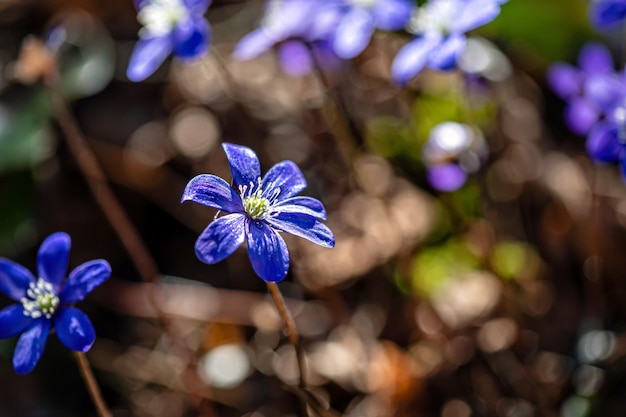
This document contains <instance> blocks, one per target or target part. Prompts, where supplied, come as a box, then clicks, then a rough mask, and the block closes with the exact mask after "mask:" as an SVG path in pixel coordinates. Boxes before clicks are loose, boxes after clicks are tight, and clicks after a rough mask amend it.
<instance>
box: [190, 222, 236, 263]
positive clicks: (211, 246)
mask: <svg viewBox="0 0 626 417" xmlns="http://www.w3.org/2000/svg"><path fill="white" fill-rule="evenodd" d="M245 219H246V216H244V215H243V214H229V215H228V216H224V217H220V218H219V219H217V220H215V221H214V222H213V223H211V224H210V225H209V226H208V227H207V228H206V229H204V231H203V232H202V234H201V235H200V237H198V240H197V241H196V256H197V257H198V259H200V260H201V261H202V262H204V263H207V264H215V263H217V262H220V261H221V260H223V259H225V258H227V257H228V256H230V255H231V254H232V253H233V252H234V251H235V250H237V248H238V247H239V246H241V244H242V243H243V240H244V236H245Z"/></svg>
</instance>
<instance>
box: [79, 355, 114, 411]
mask: <svg viewBox="0 0 626 417" xmlns="http://www.w3.org/2000/svg"><path fill="white" fill-rule="evenodd" d="M74 358H76V362H78V369H80V374H81V375H82V377H83V379H84V380H85V385H86V386H87V390H88V391H89V396H90V397H91V400H92V401H93V403H94V405H95V406H96V410H98V416H100V417H113V414H112V413H111V410H109V407H108V406H107V405H106V402H104V398H102V392H100V386H98V382H97V381H96V378H95V377H94V376H93V372H92V371H91V366H89V360H88V359H87V356H85V354H84V353H83V352H76V351H74Z"/></svg>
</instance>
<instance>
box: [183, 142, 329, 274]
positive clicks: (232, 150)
mask: <svg viewBox="0 0 626 417" xmlns="http://www.w3.org/2000/svg"><path fill="white" fill-rule="evenodd" d="M222 146H223V148H224V152H226V157H227V158H228V163H229V164H230V172H231V174H232V176H233V182H234V185H235V187H236V190H235V189H234V188H233V187H231V186H230V185H229V184H228V183H227V182H226V181H224V180H223V179H221V178H219V177H216V176H215V175H210V174H203V175H198V176H197V177H195V178H193V179H192V180H191V181H189V184H187V187H186V188H185V191H184V193H183V198H182V201H183V202H184V201H188V200H191V201H195V202H196V203H200V204H204V205H205V206H209V207H213V208H216V209H219V210H222V211H225V212H228V213H231V214H228V215H226V216H223V217H220V218H218V219H217V220H215V221H214V222H212V223H211V224H209V226H208V227H207V228H206V229H205V230H204V231H203V232H202V234H201V235H200V237H199V238H198V240H197V241H196V255H197V256H198V258H199V259H200V260H201V261H202V262H205V263H208V264H214V263H217V262H220V261H221V260H223V259H225V258H226V257H228V256H230V255H231V254H232V253H233V252H234V251H235V250H236V249H237V248H238V247H239V246H241V244H242V243H243V242H244V240H245V241H246V242H247V244H248V256H249V257H250V262H251V263H252V268H253V269H254V271H255V272H256V273H257V275H258V276H259V277H261V278H262V279H263V280H265V281H270V282H277V281H281V280H282V279H284V278H285V276H286V275H287V271H288V269H289V252H288V250H287V245H286V244H285V241H284V240H283V238H282V237H281V236H280V235H279V234H278V231H280V232H288V233H291V234H293V235H296V236H300V237H303V238H305V239H308V240H310V241H311V242H313V243H317V244H318V245H321V246H324V247H327V248H332V247H333V246H335V237H334V236H333V233H332V232H331V231H330V229H328V227H326V226H325V225H324V224H323V223H321V222H320V221H319V220H318V219H322V220H325V219H326V211H325V210H324V206H323V205H322V203H321V202H319V201H318V200H316V199H314V198H311V197H295V195H296V194H298V193H299V192H300V191H302V190H304V189H305V188H306V181H305V179H304V176H303V175H302V172H301V171H300V169H299V168H298V167H297V166H296V164H295V163H293V162H291V161H283V162H279V163H277V164H276V165H274V166H273V167H272V168H270V170H269V171H268V172H267V173H266V174H265V176H264V177H263V178H261V168H260V164H259V160H258V158H257V156H256V154H255V153H254V151H253V150H252V149H250V148H247V147H245V146H237V145H233V144H230V143H224V144H223V145H222Z"/></svg>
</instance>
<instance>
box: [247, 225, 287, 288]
mask: <svg viewBox="0 0 626 417" xmlns="http://www.w3.org/2000/svg"><path fill="white" fill-rule="evenodd" d="M247 225H248V227H247V229H248V233H247V241H248V256H249V257H250V263H251V264H252V269H254V272H256V274H257V275H258V276H259V277H260V278H261V279H263V280H265V281H269V282H278V281H282V280H283V279H285V277H286V276H287V271H289V251H288V250H287V244H285V241H284V240H283V238H282V237H280V236H279V235H278V233H277V232H276V231H274V229H272V228H271V227H270V226H269V225H267V224H266V223H264V222H262V221H254V220H249V221H248V222H247Z"/></svg>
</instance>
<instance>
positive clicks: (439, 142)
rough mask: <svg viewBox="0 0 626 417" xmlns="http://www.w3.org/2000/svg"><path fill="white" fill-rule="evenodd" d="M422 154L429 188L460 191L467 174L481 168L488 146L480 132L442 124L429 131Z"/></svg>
mask: <svg viewBox="0 0 626 417" xmlns="http://www.w3.org/2000/svg"><path fill="white" fill-rule="evenodd" d="M422 154H423V158H424V164H425V165H426V167H427V178H428V182H429V183H430V185H432V186H433V187H434V188H436V189H437V190H439V191H446V192H450V191H455V190H458V189H459V188H461V187H462V186H463V184H465V182H466V181H467V177H468V174H469V173H472V172H475V171H477V170H478V168H480V163H481V160H482V159H483V158H484V157H485V156H486V154H487V145H486V143H485V141H484V139H483V137H482V135H481V134H480V131H478V130H476V129H472V128H471V127H470V126H468V125H465V124H462V123H456V122H444V123H440V124H438V125H437V126H435V127H434V128H433V129H432V130H431V131H430V134H429V136H428V141H427V142H426V144H425V145H424V148H423V149H422Z"/></svg>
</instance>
